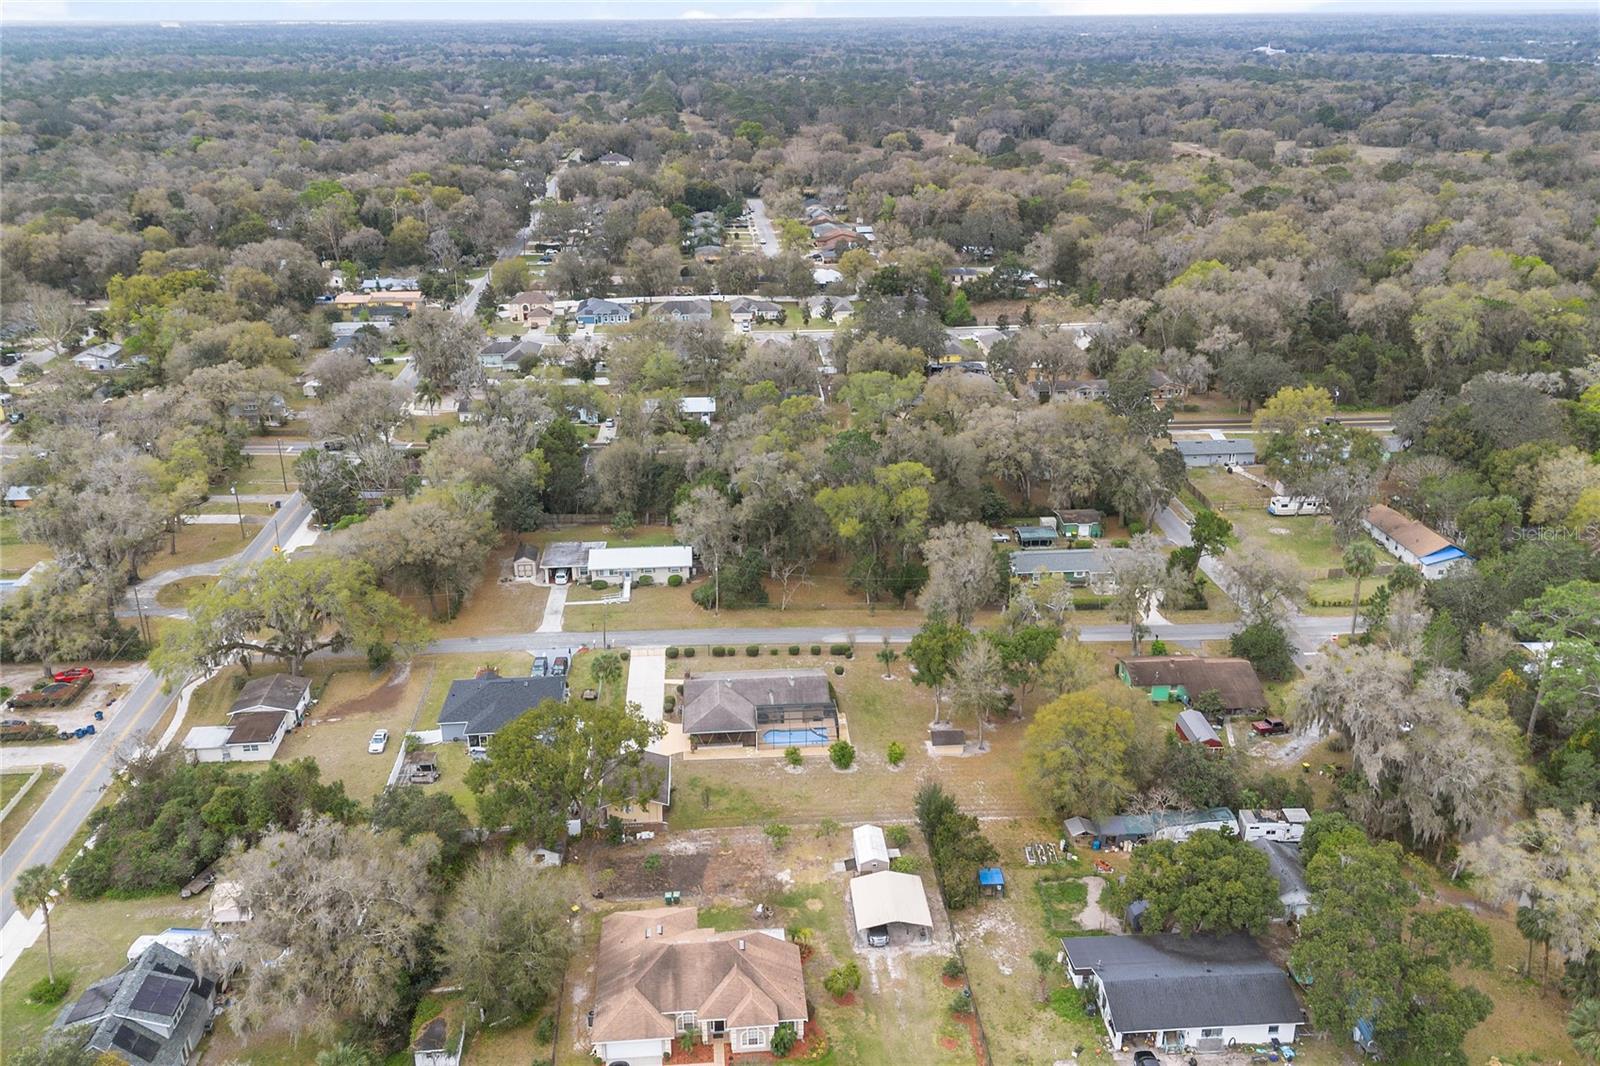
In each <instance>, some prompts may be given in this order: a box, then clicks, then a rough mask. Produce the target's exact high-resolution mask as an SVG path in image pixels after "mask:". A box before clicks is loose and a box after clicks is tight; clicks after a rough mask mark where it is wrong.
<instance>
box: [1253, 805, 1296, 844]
mask: <svg viewBox="0 0 1600 1066" xmlns="http://www.w3.org/2000/svg"><path fill="white" fill-rule="evenodd" d="M1310 821H1311V814H1310V812H1309V811H1307V810H1306V809H1305V808H1304V807H1285V808H1283V810H1281V811H1280V810H1254V811H1251V810H1244V811H1240V812H1239V838H1240V839H1241V840H1281V841H1284V842H1286V843H1290V844H1298V843H1300V840H1301V838H1302V837H1304V836H1305V835H1306V825H1307V824H1308V823H1309V822H1310Z"/></svg>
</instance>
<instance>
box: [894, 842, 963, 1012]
mask: <svg viewBox="0 0 1600 1066" xmlns="http://www.w3.org/2000/svg"><path fill="white" fill-rule="evenodd" d="M895 828H897V829H903V828H905V827H904V826H896V827H895ZM940 972H941V973H943V974H944V975H945V976H946V977H948V978H950V980H952V981H954V980H955V979H956V978H957V977H960V976H961V975H962V974H964V973H966V972H967V967H966V965H965V964H964V963H963V962H962V961H961V957H960V956H959V955H952V956H950V957H949V958H948V959H945V960H944V967H943V968H942V969H941V970H940Z"/></svg>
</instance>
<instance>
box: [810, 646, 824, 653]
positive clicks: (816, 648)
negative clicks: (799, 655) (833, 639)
mask: <svg viewBox="0 0 1600 1066" xmlns="http://www.w3.org/2000/svg"><path fill="white" fill-rule="evenodd" d="M811 654H812V655H821V654H822V645H821V644H813V645H811Z"/></svg>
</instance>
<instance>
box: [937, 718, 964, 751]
mask: <svg viewBox="0 0 1600 1066" xmlns="http://www.w3.org/2000/svg"><path fill="white" fill-rule="evenodd" d="M928 748H929V750H931V751H932V752H933V754H935V755H964V754H966V751H967V731H966V730H965V729H956V728H954V727H953V726H945V725H932V726H929V727H928Z"/></svg>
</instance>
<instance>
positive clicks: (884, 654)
mask: <svg viewBox="0 0 1600 1066" xmlns="http://www.w3.org/2000/svg"><path fill="white" fill-rule="evenodd" d="M898 658H900V653H899V652H897V651H895V650H894V649H893V648H891V647H890V646H889V638H888V637H884V638H883V650H882V651H880V652H878V661H879V662H880V663H882V664H883V676H884V679H885V680H889V679H891V678H893V677H894V661H895V660H896V659H898Z"/></svg>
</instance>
